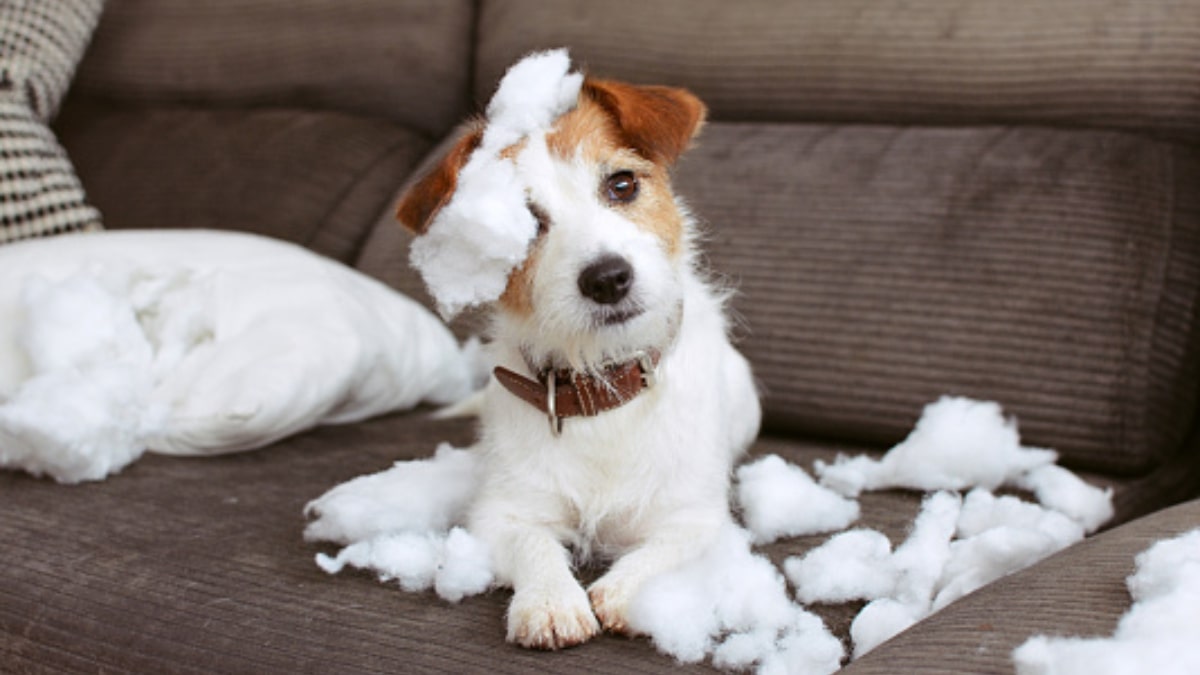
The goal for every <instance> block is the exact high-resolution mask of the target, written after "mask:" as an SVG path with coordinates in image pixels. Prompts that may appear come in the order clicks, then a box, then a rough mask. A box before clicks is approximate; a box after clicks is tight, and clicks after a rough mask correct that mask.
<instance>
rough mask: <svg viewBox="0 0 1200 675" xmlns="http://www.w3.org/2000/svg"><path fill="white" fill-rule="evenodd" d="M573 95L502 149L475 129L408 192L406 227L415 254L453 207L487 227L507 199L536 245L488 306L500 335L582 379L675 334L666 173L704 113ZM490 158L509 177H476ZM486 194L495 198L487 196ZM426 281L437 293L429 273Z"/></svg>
mask: <svg viewBox="0 0 1200 675" xmlns="http://www.w3.org/2000/svg"><path fill="white" fill-rule="evenodd" d="M510 72H511V71H510ZM577 86H578V94H577V95H576V98H575V100H574V101H573V105H571V106H569V109H568V110H567V111H566V112H562V113H561V114H559V115H557V116H556V117H554V118H553V120H552V121H551V123H550V124H549V125H547V126H546V127H545V128H544V129H540V130H536V131H534V132H533V133H528V134H524V135H520V136H519V137H518V136H516V135H514V134H507V138H505V139H504V143H503V144H502V145H500V146H499V147H492V148H488V147H487V146H488V145H489V141H492V142H491V143H490V144H491V145H492V146H497V145H498V144H497V143H495V142H494V139H489V134H490V133H491V132H490V130H489V128H488V124H489V123H490V121H491V120H490V119H489V120H485V121H482V122H480V123H477V124H476V125H474V126H473V127H472V128H471V129H470V130H469V131H468V133H466V134H465V135H464V136H463V137H462V138H461V140H459V141H458V143H457V144H456V145H455V146H454V148H453V149H452V150H451V151H450V152H449V153H448V154H447V155H446V157H445V158H444V159H443V160H442V161H441V163H440V164H438V165H437V166H436V167H435V168H434V169H433V170H432V171H431V172H430V173H429V174H428V175H426V176H425V177H424V178H423V179H422V180H421V181H419V182H418V183H416V184H415V185H414V186H413V187H412V188H411V189H410V190H409V191H408V192H407V193H406V194H405V195H404V197H403V198H402V199H401V202H400V205H399V210H398V217H399V219H400V220H401V221H402V222H403V223H404V225H405V226H407V227H408V228H410V229H411V230H413V231H414V232H415V233H417V234H418V235H421V236H418V238H417V240H416V242H417V243H415V244H414V247H416V246H418V245H419V244H420V243H421V240H422V239H424V238H426V237H428V234H429V233H430V231H431V230H432V229H434V228H437V227H441V225H440V224H439V223H438V218H439V217H440V215H441V213H442V212H443V210H448V209H447V206H448V205H449V204H451V202H452V201H463V202H466V204H465V205H464V206H463V207H462V208H457V212H465V211H468V210H469V211H471V212H473V213H474V214H475V217H476V218H478V219H481V220H486V219H487V218H490V217H495V216H496V214H497V213H501V212H503V211H504V209H505V208H508V207H505V206H504V205H502V204H500V203H499V202H500V201H503V200H504V199H505V198H507V203H508V204H510V205H512V206H511V209H512V210H514V211H518V212H516V213H514V214H512V215H510V216H508V218H509V219H510V220H512V221H521V222H526V223H527V225H526V226H527V227H529V228H530V234H531V235H532V239H531V240H530V241H529V242H528V243H526V244H525V247H524V250H523V251H522V253H521V255H520V256H519V257H520V259H519V260H513V261H511V263H510V265H509V268H508V269H507V270H506V271H505V276H504V278H503V288H502V290H499V292H498V293H495V292H493V294H494V295H495V296H496V297H495V298H494V299H493V298H489V300H494V305H495V306H496V308H497V309H498V319H499V330H500V331H502V333H504V334H505V335H506V336H508V337H511V338H513V339H516V340H519V341H520V342H521V344H522V347H523V348H524V349H526V350H527V353H528V355H529V356H530V358H531V359H534V360H536V362H537V363H540V364H555V365H561V366H571V367H574V368H577V369H585V368H588V367H595V366H596V365H598V364H600V363H601V362H602V361H604V360H606V359H613V358H619V357H622V356H626V355H627V354H628V353H629V352H631V351H634V350H638V349H646V348H659V349H661V348H663V347H664V346H665V343H666V342H668V341H669V340H670V339H671V336H672V335H673V333H674V331H675V330H676V329H677V328H678V326H677V322H678V321H679V317H680V308H681V306H682V301H683V287H682V284H683V275H682V272H683V270H684V269H685V267H686V266H688V265H690V264H691V257H692V256H691V237H692V234H691V231H690V228H691V221H690V218H689V216H688V214H687V212H686V210H685V209H684V207H683V206H682V204H681V203H680V202H679V201H678V200H677V199H676V198H675V196H674V194H673V192H672V190H671V184H670V175H669V171H670V167H671V166H672V165H673V164H674V163H675V161H676V160H677V159H678V157H679V156H680V154H681V153H683V151H684V150H685V149H686V148H687V147H688V145H689V144H690V142H691V140H692V138H693V137H694V136H695V134H696V133H697V131H698V130H699V128H700V126H701V124H702V123H703V120H704V116H705V108H704V105H703V104H702V103H701V102H700V101H699V100H698V99H697V98H696V97H695V96H693V95H692V94H690V93H689V92H687V91H685V90H682V89H675V88H669V87H655V86H636V85H631V84H624V83H620V82H613V81H605V80H595V79H590V78H588V79H584V80H583V81H582V83H581V84H578V85H577ZM502 87H503V84H502ZM494 102H495V99H493V103H494ZM490 112H491V110H490V109H489V118H490V117H491V115H490ZM489 152H490V153H494V157H491V158H490V159H488V161H491V162H492V165H493V167H492V168H489V169H487V170H490V171H493V172H494V173H496V174H497V175H499V174H504V175H503V177H500V178H495V179H482V178H480V176H478V175H475V174H480V173H481V171H480V170H478V167H477V164H478V162H476V160H475V159H474V158H475V157H476V156H480V155H482V154H484V153H489ZM466 173H471V174H472V175H471V176H467V175H466ZM468 183H470V185H468ZM468 189H470V190H478V192H479V194H480V195H481V197H480V199H478V200H477V201H478V202H479V203H478V204H474V205H472V204H470V201H471V200H470V195H467V194H463V195H462V197H463V199H462V200H458V196H459V195H458V193H460V192H466V191H468ZM489 190H491V191H497V190H499V191H501V192H500V194H497V195H495V196H493V197H488V196H487V193H488V191H489ZM514 191H519V194H516V195H512V194H506V193H511V192H514ZM449 217H450V216H449V215H448V216H447V218H449ZM454 217H455V218H459V217H462V216H461V214H458V215H454ZM526 219H527V220H526ZM451 227H453V226H451ZM505 227H507V225H506V224H503V223H502V224H496V223H488V224H487V226H486V227H479V228H475V229H473V230H469V231H470V232H473V234H470V235H466V236H457V238H456V239H455V238H451V239H450V240H447V241H440V242H438V243H437V246H438V248H439V249H445V248H447V247H457V248H458V249H459V251H460V252H461V249H463V248H466V249H472V250H474V249H486V247H488V246H490V245H491V244H490V243H489V242H488V241H487V239H488V237H489V236H491V235H492V234H493V233H496V232H497V231H501V230H505ZM445 229H446V230H450V229H451V228H450V227H446V228H445ZM501 234H504V233H503V232H501ZM497 236H500V235H497ZM430 239H431V240H432V238H430ZM438 253H439V254H441V253H442V251H441V250H439V251H438ZM420 255H428V253H427V252H423V253H418V251H417V249H416V248H414V264H417V262H418V258H419V256H420ZM476 257H486V256H476ZM511 257H512V256H510V258H509V259H510V260H511ZM470 260H471V257H470V256H468V257H467V258H465V261H464V262H458V263H455V264H454V265H453V266H452V267H454V268H456V269H455V273H462V274H471V273H472V272H473V271H474V270H472V269H469V268H468V269H463V268H464V267H468V266H469V263H470ZM480 264H481V265H482V264H483V263H480ZM443 267H445V266H443ZM418 268H420V265H419V264H418ZM422 273H423V274H424V275H425V278H426V282H427V283H429V285H430V287H431V290H432V291H433V292H434V295H435V296H436V295H437V293H438V289H437V288H434V283H432V282H433V279H431V274H426V270H422ZM437 273H441V274H445V270H438V271H437ZM476 297H478V294H477V296H476Z"/></svg>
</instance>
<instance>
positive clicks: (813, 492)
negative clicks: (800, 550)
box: [737, 455, 859, 544]
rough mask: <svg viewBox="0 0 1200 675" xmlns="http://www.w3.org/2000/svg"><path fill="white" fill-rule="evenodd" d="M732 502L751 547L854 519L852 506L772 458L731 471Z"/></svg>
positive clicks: (842, 526) (855, 508)
mask: <svg viewBox="0 0 1200 675" xmlns="http://www.w3.org/2000/svg"><path fill="white" fill-rule="evenodd" d="M737 501H738V504H739V505H740V506H741V510H742V520H743V522H744V523H745V524H746V528H747V529H749V530H750V532H751V533H753V534H754V543H756V544H769V543H771V542H773V541H775V540H776V539H778V538H780V537H799V536H803V535H807V534H821V533H823V532H837V531H839V530H844V529H846V528H847V527H848V526H849V525H850V524H851V523H853V522H854V521H856V520H858V515H859V506H858V502H856V501H854V500H853V499H846V498H845V497H842V496H841V495H838V494H837V493H835V492H833V491H832V490H829V489H828V488H824V487H822V486H820V485H818V484H817V483H816V481H814V480H813V479H812V477H810V476H809V475H808V472H806V471H805V470H804V469H802V468H800V467H798V466H796V465H794V464H788V463H787V462H785V461H784V460H783V459H782V458H781V457H779V456H778V455H767V456H766V457H763V458H762V459H759V460H757V461H754V462H752V463H750V464H745V465H743V466H742V467H741V468H739V469H738V470H737Z"/></svg>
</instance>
